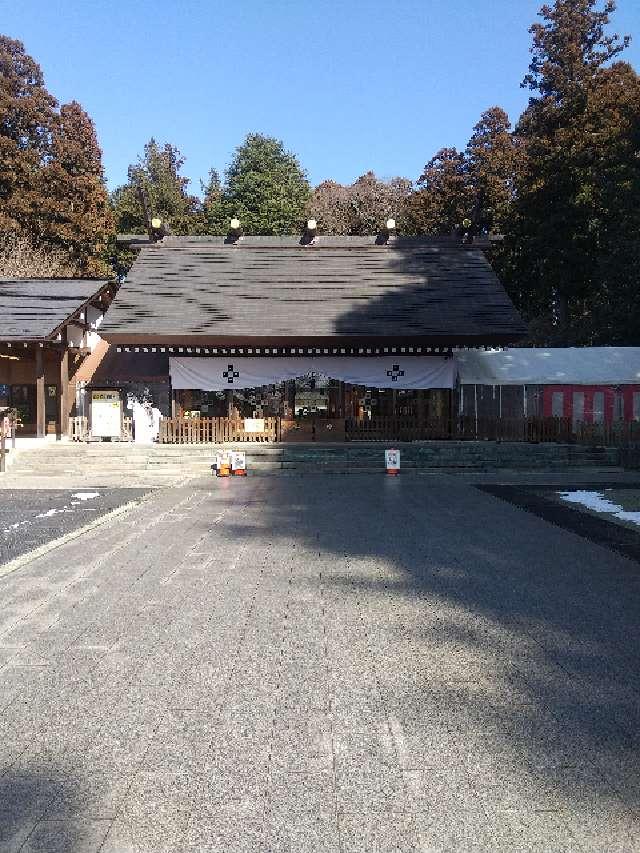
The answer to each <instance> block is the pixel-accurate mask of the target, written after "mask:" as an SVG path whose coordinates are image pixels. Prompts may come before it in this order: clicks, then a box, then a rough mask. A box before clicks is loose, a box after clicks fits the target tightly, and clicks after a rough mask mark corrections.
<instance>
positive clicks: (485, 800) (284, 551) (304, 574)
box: [0, 474, 640, 853]
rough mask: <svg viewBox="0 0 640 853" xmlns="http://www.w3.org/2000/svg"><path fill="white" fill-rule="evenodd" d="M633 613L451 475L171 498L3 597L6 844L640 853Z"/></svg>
mask: <svg viewBox="0 0 640 853" xmlns="http://www.w3.org/2000/svg"><path fill="white" fill-rule="evenodd" d="M639 614H640V566H639V564H638V563H636V562H634V561H631V560H628V559H626V558H624V557H623V556H621V555H619V554H616V553H615V552H613V551H612V550H609V549H607V548H605V547H603V546H601V545H598V544H595V543H593V542H590V541H587V540H586V539H584V538H581V537H580V536H578V535H576V534H575V533H572V532H569V531H566V530H563V529H561V528H560V527H558V526H554V525H553V524H551V523H549V522H548V521H545V520H543V519H542V518H539V517H537V516H536V515H534V514H532V513H528V512H525V511H524V510H522V509H520V508H518V507H517V506H514V505H513V504H511V503H508V502H506V501H504V500H501V499H500V498H499V497H496V496H494V495H491V494H487V493H486V492H482V491H480V490H478V489H476V488H474V487H473V485H471V484H470V483H466V482H464V481H462V480H460V479H456V478H454V477H448V476H446V475H438V474H433V475H429V476H402V477H401V478H398V479H392V478H385V477H384V475H375V474H371V475H357V476H353V477H348V476H335V477H331V476H323V475H310V476H307V477H303V476H291V477H273V478H270V477H263V478H255V479H252V478H248V479H247V480H233V481H215V480H211V479H208V480H202V481H193V482H192V483H191V484H188V485H185V486H181V487H179V488H175V489H163V490H160V491H158V492H156V493H155V494H153V495H151V496H148V497H146V498H145V499H144V500H142V501H141V502H139V503H138V504H137V505H135V506H133V507H132V508H131V509H130V510H128V511H127V512H126V513H124V514H122V515H119V516H117V517H114V518H111V519H110V520H108V521H106V522H105V523H104V524H103V525H102V526H100V527H97V528H95V529H93V530H91V531H90V532H88V533H86V534H85V535H83V536H81V537H79V538H75V539H73V540H72V541H69V542H67V543H66V544H63V545H61V546H60V547H58V548H56V549H55V550H52V551H51V553H50V554H48V555H46V556H42V557H39V558H37V559H35V560H33V561H31V562H29V563H28V564H26V565H22V566H21V567H20V568H18V569H16V570H15V571H13V572H12V573H10V574H6V575H5V576H4V577H0V774H1V775H0V851H2V853H8V851H25V852H26V851H29V853H35V851H39V852H40V853H44V851H65V853H93V851H101V853H134V851H135V853H159V852H160V851H172V853H177V851H180V853H183V851H220V853H222V851H224V853H249V851H251V853H266V851H274V853H275V851H283V853H285V851H286V853H305V851H318V853H320V852H321V853H365V851H366V853H391V851H402V853H409V851H425V853H426V851H429V853H430V852H431V851H447V853H451V851H509V852H510V853H512V852H513V851H545V853H548V851H553V853H560V852H561V851H572V853H574V851H576V853H577V852H578V851H589V853H592V851H602V853H623V851H624V853H632V852H633V851H637V850H639V849H640V773H639V772H638V770H639V767H640V750H639V747H640V734H639V733H640V703H639V697H640V652H639V649H640V642H639V640H640V624H639Z"/></svg>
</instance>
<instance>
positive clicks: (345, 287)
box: [101, 237, 524, 343]
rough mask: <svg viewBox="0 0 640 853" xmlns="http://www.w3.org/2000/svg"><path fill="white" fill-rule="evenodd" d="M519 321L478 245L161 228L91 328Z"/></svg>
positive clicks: (120, 333)
mask: <svg viewBox="0 0 640 853" xmlns="http://www.w3.org/2000/svg"><path fill="white" fill-rule="evenodd" d="M523 333H524V326H523V324H522V321H521V320H520V317H519V315H518V314H517V312H516V310H515V308H514V307H513V305H512V304H511V302H510V300H509V299H508V297H507V295H506V293H505V291H504V288H503V287H502V285H501V284H500V282H499V280H498V278H497V277H496V275H495V273H494V272H493V270H492V268H491V266H490V265H489V263H488V261H487V260H486V258H485V256H484V254H483V253H482V252H481V251H479V250H477V249H473V248H467V247H464V246H461V245H460V244H459V243H456V242H453V241H448V240H437V239H427V238H422V239H402V238H398V239H396V240H394V241H393V242H390V243H389V244H388V245H377V244H376V242H375V238H369V237H353V238H349V237H346V238H345V237H340V238H326V237H324V238H319V239H318V241H317V243H316V244H314V245H311V246H302V245H300V241H299V238H295V237H285V238H277V237H276V238H274V237H271V238H270V237H247V238H245V239H244V240H242V241H240V242H238V243H237V244H235V245H233V244H225V242H224V240H223V238H217V239H216V238H208V239H190V238H185V239H181V238H165V240H164V241H163V242H162V243H158V244H156V245H154V246H148V247H145V248H143V249H142V250H141V251H140V254H139V256H138V258H137V260H136V261H135V263H134V265H133V267H132V269H131V271H130V273H129V276H128V277H127V280H126V282H125V283H124V285H123V286H122V287H121V289H120V291H119V293H118V295H117V296H116V298H115V300H114V302H113V304H112V305H111V308H110V309H109V312H108V313H107V315H106V318H105V321H104V323H103V325H102V328H101V334H103V335H104V336H105V337H106V338H107V339H108V340H111V341H114V342H124V341H125V339H126V338H127V336H130V338H131V339H132V340H133V339H134V338H135V340H136V341H140V342H141V341H142V339H143V338H145V337H146V338H148V339H149V340H151V339H152V338H153V337H156V338H158V339H159V338H162V339H163V340H164V341H165V342H168V341H169V340H172V341H176V342H177V341H188V340H189V339H192V340H194V341H195V340H196V339H197V338H200V339H203V338H210V339H213V338H216V337H220V338H225V339H227V340H228V339H231V338H232V339H235V340H237V341H238V342H240V341H242V340H248V339H252V338H254V339H255V338H270V339H281V340H285V339H292V338H301V337H304V338H307V339H311V338H313V339H318V338H323V339H326V338H335V337H341V338H358V339H365V338H400V337H401V338H412V337H421V338H433V339H437V340H441V341H443V342H444V341H445V339H446V340H447V342H451V343H453V342H454V341H455V340H460V339H463V338H469V339H478V340H480V339H483V340H484V339H486V340H487V341H488V340H495V339H497V338H498V337H501V338H504V339H505V340H507V339H508V340H515V339H517V338H518V337H521V336H522V334H523Z"/></svg>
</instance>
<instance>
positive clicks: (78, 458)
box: [0, 441, 621, 489]
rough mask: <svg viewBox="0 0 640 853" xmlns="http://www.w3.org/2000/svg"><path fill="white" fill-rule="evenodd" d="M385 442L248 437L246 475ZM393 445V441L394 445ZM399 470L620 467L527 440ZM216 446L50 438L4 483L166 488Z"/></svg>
mask: <svg viewBox="0 0 640 853" xmlns="http://www.w3.org/2000/svg"><path fill="white" fill-rule="evenodd" d="M386 446H387V445H385V444H383V443H374V442H370V443H364V442H362V443H360V442H358V443H352V444H244V445H237V446H236V449H243V450H245V452H246V453H247V469H248V473H249V475H254V476H255V475H268V474H274V473H280V474H286V473H296V472H301V473H302V472H308V473H313V472H315V473H322V472H325V473H336V474H339V473H357V472H375V471H383V470H384V449H385V447H386ZM389 446H391V444H390V445H389ZM397 446H399V447H400V450H401V461H402V470H404V471H410V470H413V471H416V470H441V471H443V472H456V471H467V472H473V471H478V472H479V471H496V470H512V471H537V472H542V471H548V472H562V471H573V470H576V469H583V470H584V469H587V470H593V471H596V470H598V471H599V472H601V473H606V472H610V473H612V474H613V473H616V472H619V471H620V470H621V469H620V468H619V467H618V465H619V452H618V450H616V449H615V448H603V447H583V446H579V445H558V444H527V443H522V442H501V443H497V442H473V441H469V442H449V441H433V442H424V443H412V444H399V445H397ZM215 451H216V447H215V446H214V445H152V446H141V445H135V444H120V443H108V442H106V443H99V444H98V443H95V444H75V443H61V444H49V445H46V446H44V447H38V448H33V449H28V450H20V451H16V452H15V458H14V459H12V460H11V464H10V466H9V469H8V471H7V473H5V474H1V475H0V489H2V488H5V489H6V488H16V489H17V488H85V487H88V486H103V487H109V486H111V487H116V486H118V487H125V486H130V487H138V488H139V487H149V488H153V487H162V486H171V485H174V484H177V483H180V482H183V481H185V480H187V479H191V478H194V477H203V476H211V464H212V461H213V458H214V455H215Z"/></svg>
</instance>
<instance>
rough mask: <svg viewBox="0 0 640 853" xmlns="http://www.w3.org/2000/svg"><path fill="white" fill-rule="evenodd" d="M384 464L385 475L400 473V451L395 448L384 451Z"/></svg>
mask: <svg viewBox="0 0 640 853" xmlns="http://www.w3.org/2000/svg"><path fill="white" fill-rule="evenodd" d="M384 462H385V467H386V469H387V474H397V473H398V472H399V471H400V451H399V450H397V449H396V448H391V449H390V450H385V452H384Z"/></svg>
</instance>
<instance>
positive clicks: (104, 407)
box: [91, 391, 122, 438]
mask: <svg viewBox="0 0 640 853" xmlns="http://www.w3.org/2000/svg"><path fill="white" fill-rule="evenodd" d="M121 432H122V402H121V400H120V392H119V391H92V392H91V435H92V436H93V437H94V438H120V435H121Z"/></svg>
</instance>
